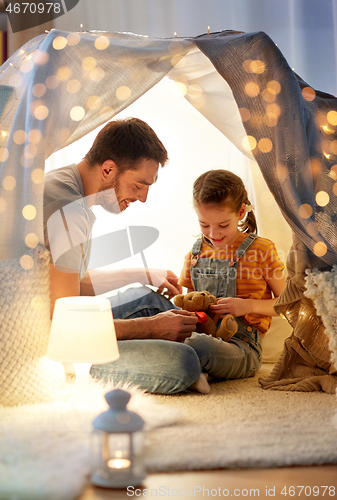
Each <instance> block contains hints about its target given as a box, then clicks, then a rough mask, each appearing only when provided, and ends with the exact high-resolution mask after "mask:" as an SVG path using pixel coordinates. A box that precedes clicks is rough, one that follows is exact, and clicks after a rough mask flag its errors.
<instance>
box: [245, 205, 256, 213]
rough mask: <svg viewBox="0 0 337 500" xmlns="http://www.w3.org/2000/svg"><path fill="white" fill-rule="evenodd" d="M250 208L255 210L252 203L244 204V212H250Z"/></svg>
mask: <svg viewBox="0 0 337 500" xmlns="http://www.w3.org/2000/svg"><path fill="white" fill-rule="evenodd" d="M252 210H255V207H254V205H246V212H251V211H252Z"/></svg>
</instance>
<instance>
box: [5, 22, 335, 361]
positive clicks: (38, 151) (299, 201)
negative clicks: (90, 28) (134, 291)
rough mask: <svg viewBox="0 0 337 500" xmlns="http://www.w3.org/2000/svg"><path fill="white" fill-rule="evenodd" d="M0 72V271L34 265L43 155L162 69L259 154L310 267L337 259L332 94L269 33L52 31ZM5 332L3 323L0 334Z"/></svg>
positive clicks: (116, 107)
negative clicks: (311, 80) (305, 75)
mask: <svg viewBox="0 0 337 500" xmlns="http://www.w3.org/2000/svg"><path fill="white" fill-rule="evenodd" d="M1 70H2V71H1V73H0V85H1V87H0V98H1V101H2V102H1V106H0V111H2V114H1V117H0V121H1V123H0V126H1V134H0V141H1V144H0V160H1V170H0V213H1V216H2V238H1V241H0V259H1V261H3V266H2V267H1V270H0V280H1V274H2V273H4V272H5V271H4V270H5V269H6V261H9V260H13V259H17V260H18V265H19V266H21V267H22V273H30V275H31V276H32V279H33V277H34V275H36V274H37V273H36V272H35V268H34V265H36V263H35V261H34V256H32V249H33V248H36V247H37V246H38V244H40V245H42V246H43V210H42V199H43V171H44V162H45V160H46V158H48V157H49V156H50V155H51V154H52V153H53V152H55V151H57V150H59V149H61V148H63V147H64V146H66V145H68V144H71V143H72V142H74V141H76V140H77V139H79V138H80V137H82V136H83V135H85V134H87V133H88V132H90V131H92V130H94V129H95V128H96V127H97V126H99V125H101V124H103V123H105V122H106V121H108V120H110V119H111V118H112V117H113V116H114V115H116V114H117V113H118V112H119V111H121V110H123V109H124V108H126V107H127V106H129V105H130V104H131V103H132V102H134V101H135V100H136V99H138V97H140V96H141V95H143V94H144V93H145V92H147V90H149V89H150V88H151V87H153V86H154V85H155V84H156V83H158V82H159V81H160V80H161V79H162V78H163V77H164V76H165V75H167V76H168V77H169V78H172V79H174V81H175V82H176V83H177V85H178V87H179V88H181V90H182V92H183V93H184V95H185V97H186V99H187V100H188V101H189V102H190V103H191V104H192V105H193V106H194V107H195V108H196V109H197V110H198V111H200V112H201V113H202V114H203V115H204V116H205V117H206V118H207V119H208V120H209V121H210V122H211V123H212V124H213V125H214V126H215V127H217V128H218V129H219V130H220V131H221V132H222V133H223V134H225V135H226V136H227V137H228V138H229V139H230V140H231V141H232V142H233V143H234V144H235V145H236V146H237V147H238V148H239V149H241V150H242V151H243V152H244V153H245V154H246V155H247V156H248V157H250V158H255V160H256V162H257V163H258V165H259V167H260V169H261V172H262V174H263V176H264V178H265V180H266V182H267V185H268V187H269V189H270V191H271V193H272V194H273V196H274V197H275V200H276V202H277V204H278V205H279V207H280V209H281V211H282V213H283V215H284V217H285V219H286V220H287V222H288V223H289V225H290V226H291V228H292V230H293V232H294V235H295V238H296V240H299V241H300V242H301V243H302V244H303V245H304V246H305V248H306V251H307V254H308V256H309V257H308V261H309V266H315V267H317V268H318V269H320V270H327V269H330V267H331V266H332V265H334V264H336V260H337V259H336V247H337V241H336V227H335V224H334V223H335V221H336V213H337V189H336V187H337V183H336V182H335V181H336V178H337V167H336V165H335V163H336V156H337V146H336V145H337V137H336V126H337V100H336V98H335V97H333V96H331V95H327V94H323V93H321V92H317V91H315V90H314V89H312V88H311V87H310V86H309V85H307V84H306V83H305V82H303V81H302V80H301V79H300V77H298V76H297V75H296V74H295V73H294V72H293V71H292V69H291V68H290V67H289V65H288V64H287V61H286V60H285V58H284V57H283V55H282V53H281V52H280V51H279V49H278V48H277V47H276V45H275V44H274V42H273V41H272V40H271V39H270V38H269V37H268V36H267V35H266V34H265V33H262V32H260V33H248V34H247V33H242V32H235V31H223V32H220V33H213V34H205V35H201V36H199V37H196V38H193V39H192V38H172V39H151V38H148V37H144V36H138V35H133V34H128V33H108V32H78V33H68V32H62V31H58V30H52V31H51V32H49V33H48V34H45V35H42V36H39V37H37V38H34V39H33V40H31V41H30V42H28V43H27V44H26V45H24V46H23V47H22V48H21V49H20V50H18V51H17V52H16V53H15V54H14V55H13V56H12V57H11V58H10V59H9V60H8V61H6V63H5V64H4V65H3V66H2V68H1ZM33 253H34V252H33ZM302 267H303V265H302ZM302 267H301V266H299V269H300V272H301V273H302ZM36 269H37V268H36ZM291 286H292V285H290V288H289V286H288V291H289V289H291ZM299 290H300V291H299V293H298V296H296V300H301V294H302V291H303V290H302V288H301V287H299ZM1 293H2V294H4V295H5V294H6V290H5V289H3V290H2V292H1ZM34 298H36V297H34V296H32V298H31V300H32V301H33V302H34V300H33V299H34ZM291 300H292V299H290V302H291ZM27 303H29V300H28V302H27ZM34 304H36V301H35V302H34ZM27 307H28V306H27ZM47 307H48V305H46V308H47ZM0 308H1V304H0ZM35 312H36V308H35ZM6 314H7V313H6ZM9 314H10V312H9ZM27 314H28V312H27ZM43 314H45V311H44V313H43ZM292 326H293V325H292ZM7 337H8V332H7V334H6V335H5V334H4V333H3V332H2V333H1V337H0V339H1V338H2V339H3V338H7ZM14 366H15V363H14V362H13V367H14ZM14 369H15V367H14V368H13V370H14Z"/></svg>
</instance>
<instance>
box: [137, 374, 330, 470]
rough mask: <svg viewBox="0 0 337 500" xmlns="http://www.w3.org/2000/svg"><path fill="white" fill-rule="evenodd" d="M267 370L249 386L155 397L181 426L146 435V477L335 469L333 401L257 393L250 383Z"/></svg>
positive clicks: (317, 395) (234, 383) (297, 394)
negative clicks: (149, 474) (171, 473)
mask: <svg viewBox="0 0 337 500" xmlns="http://www.w3.org/2000/svg"><path fill="white" fill-rule="evenodd" d="M273 366H274V365H268V364H265V365H263V366H262V368H261V370H260V372H259V373H258V375H257V376H256V377H254V378H251V379H244V380H232V381H227V382H220V383H214V384H211V392H210V394H207V395H203V394H198V393H195V394H193V393H187V392H186V393H183V394H179V395H176V396H156V397H155V398H156V401H157V402H158V403H162V404H167V405H170V407H174V408H176V409H179V410H180V411H181V412H182V414H183V419H182V420H180V421H179V422H178V423H177V424H176V425H175V426H173V427H168V428H162V429H156V430H154V431H153V432H151V433H149V435H148V452H147V463H148V467H149V469H150V470H151V471H168V470H171V471H172V470H192V469H212V468H221V467H275V466H289V465H311V464H336V463H337V446H336V443H337V415H336V412H337V400H336V396H335V395H331V394H325V393H322V392H318V393H302V392H279V391H265V390H263V389H262V388H261V386H260V385H259V384H258V378H259V377H260V376H266V375H268V374H269V373H270V371H271V369H272V368H273Z"/></svg>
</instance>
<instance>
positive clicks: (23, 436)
mask: <svg viewBox="0 0 337 500" xmlns="http://www.w3.org/2000/svg"><path fill="white" fill-rule="evenodd" d="M273 366H274V365H268V364H265V365H263V366H262V368H261V370H260V372H259V374H258V376H256V377H254V378H251V379H244V380H233V381H228V382H221V383H213V384H211V392H210V394H207V395H203V394H200V393H193V392H187V391H186V392H184V393H181V394H178V395H175V396H153V395H148V394H144V393H142V391H139V390H137V389H134V388H129V391H130V392H131V394H132V397H131V400H130V403H129V409H130V410H133V411H136V412H138V413H139V414H140V415H141V416H142V417H143V419H144V420H145V422H146V427H145V445H146V447H145V455H144V459H145V463H146V466H147V470H148V472H159V471H173V470H193V469H194V470H196V469H213V468H222V467H226V468H227V467H228V468H230V467H275V466H289V465H310V464H334V463H337V446H336V443H337V400H336V396H335V395H331V394H326V393H322V392H314V393H300V392H279V391H264V390H263V389H262V388H261V386H260V385H259V383H258V377H259V376H261V375H268V374H269V372H270V371H271V369H272V368H273ZM107 390H108V389H107V388H102V387H97V386H96V385H95V384H94V390H93V392H92V399H91V400H89V398H88V400H87V401H86V402H85V403H83V404H82V405H79V403H78V401H77V402H76V394H73V396H74V398H73V399H70V400H69V401H68V402H67V403H50V404H45V405H42V404H40V405H25V406H21V407H11V408H10V407H1V406H0V500H14V499H15V500H23V499H25V500H26V499H27V500H32V499H34V500H71V499H75V498H76V497H77V496H78V495H79V494H80V492H81V491H82V489H83V488H84V486H85V485H86V484H87V482H88V477H89V472H90V460H89V458H90V446H89V443H90V440H89V434H90V429H91V422H92V420H93V418H94V417H95V416H96V415H97V414H98V413H100V412H101V411H103V410H104V409H106V404H105V403H104V401H103V398H102V394H104V393H105V392H107Z"/></svg>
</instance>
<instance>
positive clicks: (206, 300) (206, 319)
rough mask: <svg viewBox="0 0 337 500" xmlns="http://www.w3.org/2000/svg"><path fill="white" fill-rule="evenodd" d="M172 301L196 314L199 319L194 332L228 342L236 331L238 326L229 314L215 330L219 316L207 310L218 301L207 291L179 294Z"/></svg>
mask: <svg viewBox="0 0 337 500" xmlns="http://www.w3.org/2000/svg"><path fill="white" fill-rule="evenodd" d="M173 301H174V303H175V305H176V306H177V307H180V308H181V309H184V310H185V311H190V312H194V313H195V314H196V316H197V318H198V319H199V323H198V324H197V326H196V331H197V332H199V333H206V334H207V335H212V336H213V337H220V338H221V339H222V340H225V341H226V342H228V340H229V339H231V338H232V337H233V335H235V334H236V332H237V330H238V324H237V322H236V321H235V318H234V316H232V315H231V314H226V316H225V317H224V318H223V319H222V321H221V324H220V326H219V328H217V326H216V325H217V322H218V319H219V315H218V314H213V313H211V312H210V311H209V310H208V308H209V306H211V305H213V304H214V305H215V304H217V302H218V300H217V298H216V297H215V296H214V295H211V294H210V293H209V292H207V291H203V292H189V293H187V294H186V295H183V294H179V295H176V296H175V297H174V300H173Z"/></svg>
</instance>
